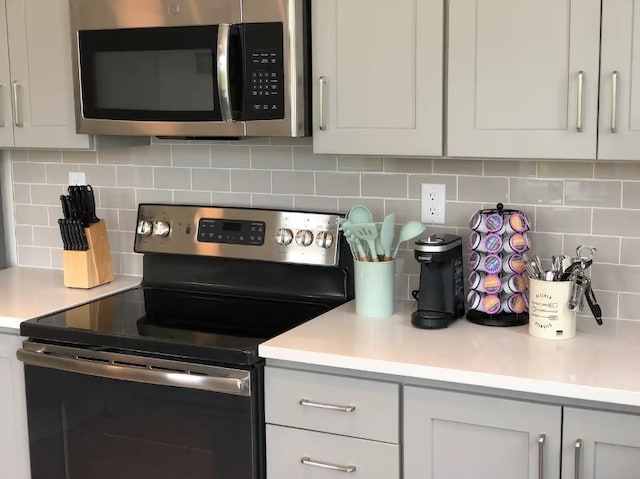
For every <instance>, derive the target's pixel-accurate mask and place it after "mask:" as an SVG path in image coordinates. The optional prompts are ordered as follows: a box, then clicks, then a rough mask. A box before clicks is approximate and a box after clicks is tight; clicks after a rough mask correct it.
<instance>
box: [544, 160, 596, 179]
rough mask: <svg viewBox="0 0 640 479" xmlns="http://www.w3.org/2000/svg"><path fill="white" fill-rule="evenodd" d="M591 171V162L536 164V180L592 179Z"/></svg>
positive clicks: (553, 161)
mask: <svg viewBox="0 0 640 479" xmlns="http://www.w3.org/2000/svg"><path fill="white" fill-rule="evenodd" d="M593 171H594V162H593V161H591V162H587V161H559V160H552V161H539V162H538V178H593Z"/></svg>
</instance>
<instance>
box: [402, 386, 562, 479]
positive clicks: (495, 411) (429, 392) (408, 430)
mask: <svg viewBox="0 0 640 479" xmlns="http://www.w3.org/2000/svg"><path fill="white" fill-rule="evenodd" d="M561 418H562V407H561V406H553V405H545V404H537V403H529V402H524V401H515V400H510V399H501V398H491V397H486V396H480V395H476V394H466V393H456V392H448V391H439V390H435V389H427V388H418V387H405V388H404V438H403V455H404V478H405V479H452V478H463V477H478V478H491V479H518V478H520V479H535V478H544V479H558V478H559V472H560V455H559V454H558V451H559V450H560V437H561V435H560V434H561V433H560V428H561Z"/></svg>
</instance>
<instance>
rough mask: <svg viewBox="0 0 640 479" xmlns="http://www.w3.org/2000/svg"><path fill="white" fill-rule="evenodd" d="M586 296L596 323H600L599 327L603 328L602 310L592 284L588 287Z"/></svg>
mask: <svg viewBox="0 0 640 479" xmlns="http://www.w3.org/2000/svg"><path fill="white" fill-rule="evenodd" d="M584 296H585V298H587V304H588V305H589V309H590V310H591V313H592V314H593V317H594V318H595V319H596V323H598V326H602V308H601V307H600V305H599V304H598V300H597V299H596V295H595V293H594V292H593V288H592V287H591V283H589V285H588V286H587V289H586V291H585V292H584Z"/></svg>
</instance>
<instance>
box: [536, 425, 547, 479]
mask: <svg viewBox="0 0 640 479" xmlns="http://www.w3.org/2000/svg"><path fill="white" fill-rule="evenodd" d="M546 439H547V436H546V435H545V434H540V435H539V436H538V479H544V441H545V440H546Z"/></svg>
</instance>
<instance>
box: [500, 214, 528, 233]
mask: <svg viewBox="0 0 640 479" xmlns="http://www.w3.org/2000/svg"><path fill="white" fill-rule="evenodd" d="M528 230H529V221H528V220H527V217H526V216H525V215H524V213H520V212H519V211H517V212H514V213H511V214H510V215H509V217H508V218H507V220H506V221H505V222H504V230H503V232H504V233H524V232H525V231H528Z"/></svg>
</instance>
